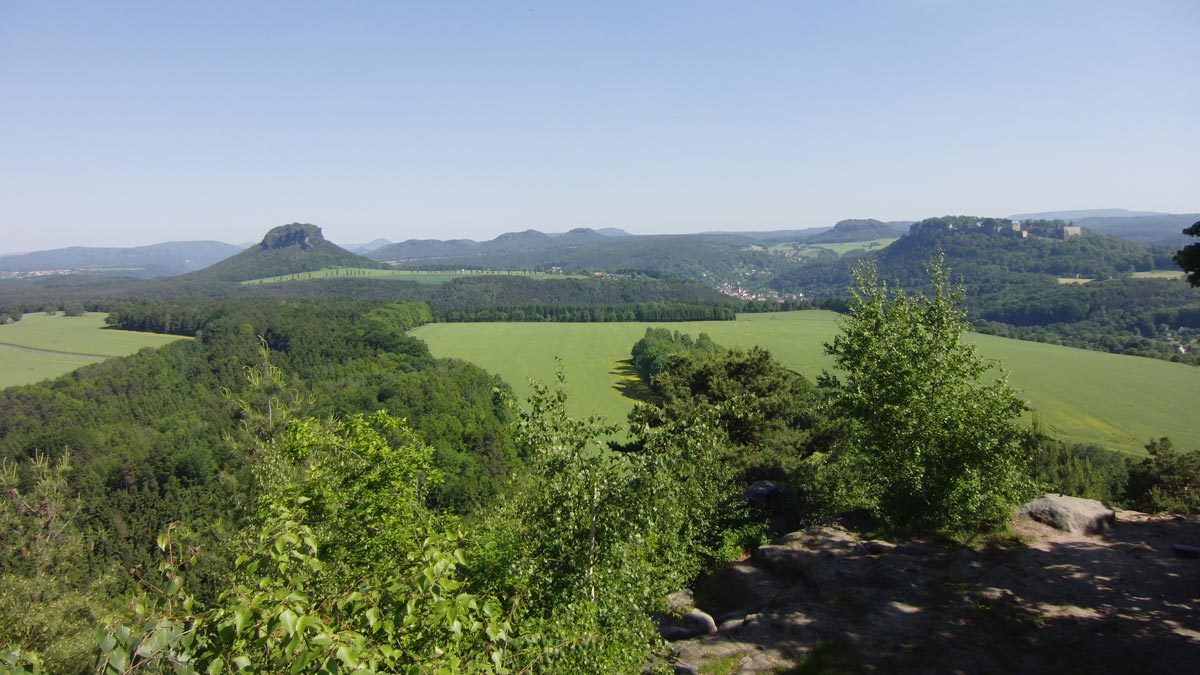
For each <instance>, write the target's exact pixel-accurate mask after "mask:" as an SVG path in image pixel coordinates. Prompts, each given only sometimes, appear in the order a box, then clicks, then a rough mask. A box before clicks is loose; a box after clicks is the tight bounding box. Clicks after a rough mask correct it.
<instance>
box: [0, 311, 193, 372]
mask: <svg viewBox="0 0 1200 675" xmlns="http://www.w3.org/2000/svg"><path fill="white" fill-rule="evenodd" d="M105 316H106V315H105V314H101V313H89V314H85V315H83V316H63V315H61V314H56V315H54V316H49V315H46V314H26V315H25V316H24V317H23V318H22V319H21V320H20V321H18V322H16V323H13V324H9V325H7V326H0V387H11V386H13V385H17V384H29V383H31V382H38V381H41V380H44V379H46V378H48V377H57V376H59V375H63V374H65V373H69V372H71V371H72V370H75V369H76V368H78V367H80V366H84V365H87V364H89V363H95V362H97V361H103V360H104V359H106V358H109V357H111V356H124V355H126V354H132V353H134V352H136V351H138V350H139V349H141V348H142V347H159V346H162V345H165V344H167V343H168V342H174V341H175V340H179V339H180V338H179V337H177V336H173V335H157V334H154V333H136V332H133V331H124V330H108V329H105V328H104V317H105Z"/></svg>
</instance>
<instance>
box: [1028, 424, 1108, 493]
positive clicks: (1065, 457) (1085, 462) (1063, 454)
mask: <svg viewBox="0 0 1200 675" xmlns="http://www.w3.org/2000/svg"><path fill="white" fill-rule="evenodd" d="M1030 470H1031V476H1032V477H1033V480H1034V481H1035V482H1036V483H1038V485H1039V486H1041V489H1042V490H1044V491H1046V492H1058V493H1060V494H1064V495H1071V496H1073V497H1085V498H1087V499H1099V500H1101V501H1105V502H1109V503H1111V504H1121V503H1123V502H1124V496H1125V491H1126V485H1127V484H1128V482H1129V462H1128V456H1127V455H1125V454H1123V453H1119V452H1113V451H1111V450H1106V449H1104V448H1102V447H1100V446H1098V445H1080V444H1070V443H1064V442H1062V441H1056V440H1053V439H1050V438H1045V437H1042V438H1040V439H1038V442H1037V448H1036V450H1035V451H1034V453H1033V459H1032V463H1031V469H1030Z"/></svg>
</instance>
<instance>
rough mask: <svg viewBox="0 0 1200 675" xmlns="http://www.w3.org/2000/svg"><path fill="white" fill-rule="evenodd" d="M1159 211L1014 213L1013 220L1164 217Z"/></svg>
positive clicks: (1107, 210)
mask: <svg viewBox="0 0 1200 675" xmlns="http://www.w3.org/2000/svg"><path fill="white" fill-rule="evenodd" d="M1165 215H1169V214H1166V213H1163V212H1161V211H1129V210H1127V209H1080V210H1075V211H1041V212H1038V213H1014V214H1013V215H1011V216H1008V217H1009V218H1012V219H1013V220H1078V219H1080V218H1136V217H1139V216H1165Z"/></svg>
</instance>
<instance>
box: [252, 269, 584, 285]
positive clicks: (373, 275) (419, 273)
mask: <svg viewBox="0 0 1200 675" xmlns="http://www.w3.org/2000/svg"><path fill="white" fill-rule="evenodd" d="M498 274H503V275H514V276H522V277H528V278H530V279H551V278H553V279H564V278H567V275H564V274H549V273H547V272H528V271H509V270H458V271H446V272H431V271H425V270H374V269H367V268H364V267H331V268H329V269H324V270H320V271H317V272H301V273H299V274H284V275H282V276H278V277H266V278H263V279H251V280H250V281H243V282H241V283H242V284H274V283H279V282H281V281H302V280H305V279H345V278H356V279H391V280H394V281H415V282H417V283H418V284H444V283H446V282H447V281H454V280H455V279H458V278H461V277H479V276H495V275H498Z"/></svg>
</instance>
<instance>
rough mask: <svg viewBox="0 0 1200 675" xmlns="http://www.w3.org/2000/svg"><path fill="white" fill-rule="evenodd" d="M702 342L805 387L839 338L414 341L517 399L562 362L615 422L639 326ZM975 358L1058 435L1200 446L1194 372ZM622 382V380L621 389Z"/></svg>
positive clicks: (790, 321)
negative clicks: (489, 378) (1004, 377)
mask: <svg viewBox="0 0 1200 675" xmlns="http://www.w3.org/2000/svg"><path fill="white" fill-rule="evenodd" d="M651 325H653V326H656V327H666V328H671V329H673V330H679V331H682V332H686V333H692V334H696V333H700V332H706V333H708V334H709V335H711V336H712V338H713V340H715V341H717V342H718V343H719V344H723V345H726V346H742V347H749V346H752V345H761V346H763V347H765V348H767V349H769V350H771V352H772V353H773V354H775V355H776V357H778V358H779V359H780V360H781V361H783V362H784V363H786V364H787V365H788V366H790V367H791V368H793V369H795V370H797V371H799V372H801V373H804V374H805V375H806V376H808V377H810V378H812V377H815V376H816V375H817V374H818V373H820V372H821V371H822V370H823V369H828V368H831V367H832V365H831V362H830V360H829V358H828V357H826V356H825V354H824V351H823V347H822V343H823V342H825V341H828V340H830V339H832V338H833V336H834V334H835V333H836V332H837V315H836V314H834V313H832V312H824V311H807V312H783V313H774V314H746V315H741V316H739V317H738V320H737V321H717V322H694V323H673V324H639V323H590V324H578V323H455V324H429V325H426V326H422V327H420V328H418V329H416V330H415V331H413V334H414V335H415V336H417V337H419V338H421V339H422V340H424V341H425V342H427V343H428V344H429V348H430V350H432V352H433V353H434V355H436V356H452V357H459V358H463V359H466V360H469V361H472V362H474V363H477V364H479V365H480V366H482V367H483V368H485V369H487V370H489V371H492V372H494V373H498V374H499V375H500V376H501V377H503V378H504V379H505V380H506V381H507V382H509V383H510V384H511V385H512V386H513V389H514V390H515V391H516V393H517V395H518V396H524V395H526V394H528V392H529V387H528V380H529V379H530V378H534V379H538V380H542V381H545V382H550V381H552V380H553V376H554V357H555V356H556V355H557V356H559V357H561V358H562V360H563V365H564V369H565V371H566V376H567V388H568V390H569V392H570V395H571V398H570V402H569V406H568V408H569V409H570V411H571V412H572V414H575V415H585V414H598V415H602V416H604V417H607V418H609V419H610V420H614V421H621V420H623V419H624V415H625V414H626V412H628V410H629V408H630V406H631V405H632V401H631V400H630V399H629V398H626V397H625V396H623V395H622V393H621V392H622V389H623V388H624V387H623V386H622V384H623V382H627V381H628V382H636V380H633V379H632V378H633V376H632V374H631V373H628V371H627V369H626V367H625V364H624V363H623V361H624V360H625V359H627V358H629V349H630V347H632V346H633V343H634V342H635V341H637V339H638V338H640V337H641V336H642V334H643V333H645V330H646V327H647V326H651ZM969 339H970V340H971V341H972V342H975V343H976V344H977V345H979V349H980V353H981V354H982V356H983V357H984V358H987V359H995V360H998V361H1000V362H1002V363H1003V364H1004V366H1005V367H1006V368H1007V369H1008V370H1009V372H1010V373H1011V376H1010V383H1011V384H1012V385H1013V386H1014V387H1015V388H1016V389H1018V390H1019V391H1020V394H1021V396H1023V397H1024V398H1025V399H1026V400H1027V401H1028V402H1029V404H1030V406H1031V407H1033V408H1034V409H1036V410H1037V411H1038V413H1039V414H1040V415H1041V418H1042V421H1043V422H1044V423H1045V425H1046V426H1047V427H1048V428H1049V429H1050V430H1051V431H1052V432H1053V433H1055V434H1056V435H1057V436H1059V437H1061V438H1064V439H1066V440H1069V441H1074V442H1079V443H1099V444H1102V445H1105V446H1107V447H1110V448H1112V449H1116V450H1124V451H1127V452H1135V453H1139V452H1142V446H1143V445H1144V444H1145V443H1146V441H1147V440H1149V439H1150V438H1152V437H1157V436H1170V437H1171V438H1172V439H1173V440H1174V441H1175V443H1176V446H1177V447H1183V448H1192V447H1200V416H1198V415H1195V414H1194V411H1193V407H1194V406H1193V400H1194V397H1195V395H1196V393H1197V392H1200V368H1194V367H1191V366H1185V365H1181V364H1177V363H1169V362H1166V361H1160V360H1156V359H1146V358H1139V357H1133V356H1120V355H1116V354H1107V353H1103V352H1094V351H1086V350H1082V349H1071V348H1067V347H1058V346H1054V345H1047V344H1042V343H1037V342H1024V341H1020V340H1010V339H1006V338H998V337H994V336H990V335H977V334H971V335H970V336H969ZM626 378H629V379H626Z"/></svg>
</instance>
